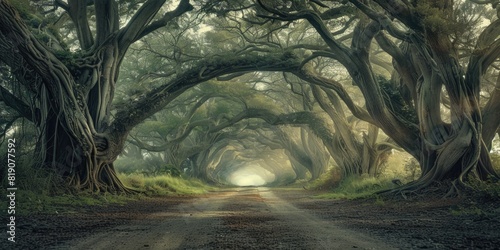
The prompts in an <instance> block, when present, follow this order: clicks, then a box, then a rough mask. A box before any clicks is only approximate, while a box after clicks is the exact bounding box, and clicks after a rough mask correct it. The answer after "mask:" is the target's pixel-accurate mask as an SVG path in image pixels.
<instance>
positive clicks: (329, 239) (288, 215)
mask: <svg viewBox="0 0 500 250" xmlns="http://www.w3.org/2000/svg"><path fill="white" fill-rule="evenodd" d="M57 248H60V249H351V248H360V249H391V248H392V247H391V246H390V245H386V244H385V243H384V242H381V241H380V240H376V239H373V238H370V237H368V236H366V235H363V234H361V233H359V232H354V231H351V230H348V229H345V228H341V227H339V226H338V225H335V223H334V222H332V221H328V220H323V219H321V218H319V217H317V216H315V215H313V214H312V213H310V212H309V211H307V210H303V209H299V208H297V207H296V206H294V205H292V204H290V203H289V202H287V201H286V200H284V199H281V198H279V197H278V196H277V195H275V194H274V193H273V191H272V190H271V189H268V188H238V189H228V190H224V191H221V192H217V193H215V194H211V195H208V196H206V197H203V198H195V199H191V200H189V201H187V202H182V203H180V204H178V205H176V206H172V207H165V209H164V211H161V212H156V213H152V214H148V215H147V216H146V217H145V218H142V219H140V220H132V221H130V223H126V224H123V225H119V226H115V227H112V228H109V229H107V230H106V231H104V232H99V233H95V234H92V235H90V236H89V237H86V238H82V239H77V240H73V241H69V242H66V243H65V244H63V245H59V246H58V247H57Z"/></svg>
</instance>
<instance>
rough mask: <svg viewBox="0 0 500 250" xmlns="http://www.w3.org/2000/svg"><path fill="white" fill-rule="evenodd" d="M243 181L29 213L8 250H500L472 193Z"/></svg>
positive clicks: (498, 228) (495, 212)
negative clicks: (370, 195) (374, 192)
mask: <svg viewBox="0 0 500 250" xmlns="http://www.w3.org/2000/svg"><path fill="white" fill-rule="evenodd" d="M312 195H314V193H312V192H310V191H305V190H299V189H296V190H291V189H269V188H238V189H225V190H221V191H217V192H211V193H209V194H206V195H201V196H196V197H192V196H191V197H190V196H176V197H172V196H170V197H157V198H149V199H144V200H140V201H134V202H130V203H127V204H125V205H110V206H107V207H86V208H83V209H82V211H81V212H80V213H71V214H55V215H43V214H38V215H30V216H20V217H18V219H17V222H18V227H17V229H16V240H17V242H16V243H15V244H11V243H10V242H7V240H5V242H7V243H2V244H1V245H0V248H1V249H358V248H359V249H426V248H428V249H500V248H499V246H500V210H499V206H498V205H499V204H498V203H495V202H489V201H485V202H480V203H478V202H477V201H473V200H471V199H461V198H454V199H441V198H439V199H438V198H431V199H421V200H411V201H407V200H392V199H389V200H388V199H385V200H374V199H369V200H322V199H315V198H311V196H312Z"/></svg>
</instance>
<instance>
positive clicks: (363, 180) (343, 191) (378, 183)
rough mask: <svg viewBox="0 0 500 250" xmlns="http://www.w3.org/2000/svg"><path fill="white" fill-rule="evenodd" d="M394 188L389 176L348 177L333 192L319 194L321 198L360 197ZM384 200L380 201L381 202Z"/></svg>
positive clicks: (318, 196)
mask: <svg viewBox="0 0 500 250" xmlns="http://www.w3.org/2000/svg"><path fill="white" fill-rule="evenodd" d="M390 188H394V184H393V183H392V182H391V179H389V178H375V177H360V176H352V177H347V178H345V179H344V180H342V182H341V183H340V184H339V186H338V187H336V188H334V189H333V190H332V191H331V192H329V193H325V194H320V195H317V196H316V198H320V199H359V198H367V197H370V196H372V195H373V194H374V193H376V192H378V191H382V190H387V189H390ZM381 202H382V201H379V203H381Z"/></svg>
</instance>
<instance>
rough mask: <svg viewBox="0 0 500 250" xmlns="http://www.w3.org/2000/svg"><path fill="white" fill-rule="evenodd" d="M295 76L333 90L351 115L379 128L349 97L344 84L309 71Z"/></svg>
mask: <svg viewBox="0 0 500 250" xmlns="http://www.w3.org/2000/svg"><path fill="white" fill-rule="evenodd" d="M292 73H293V74H294V75H296V76H297V77H299V78H300V79H302V80H304V81H307V82H309V83H313V84H316V85H319V86H323V87H326V88H328V89H333V90H334V91H335V92H336V93H337V95H339V97H340V99H342V101H344V103H345V104H346V105H347V107H348V108H349V110H350V111H351V113H352V114H353V115H354V116H355V117H356V118H358V119H360V120H363V121H366V122H368V123H371V124H374V125H376V126H377V122H376V121H375V120H374V119H373V118H372V117H371V116H370V114H368V112H367V111H366V110H364V109H363V108H361V107H359V106H357V105H356V104H355V103H354V101H353V100H352V99H351V97H350V96H349V93H347V91H346V90H345V89H344V87H342V84H340V83H339V82H337V81H335V80H333V79H327V78H324V77H321V76H318V75H316V74H314V73H312V72H311V71H307V70H300V71H299V70H298V71H294V72H292Z"/></svg>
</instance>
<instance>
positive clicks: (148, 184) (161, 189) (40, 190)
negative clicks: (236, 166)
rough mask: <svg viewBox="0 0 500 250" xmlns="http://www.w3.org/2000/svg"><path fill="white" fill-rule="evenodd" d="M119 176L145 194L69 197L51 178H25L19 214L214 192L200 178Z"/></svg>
mask: <svg viewBox="0 0 500 250" xmlns="http://www.w3.org/2000/svg"><path fill="white" fill-rule="evenodd" d="M23 170H25V169H23ZM25 173H26V172H25ZM28 173H29V172H28ZM119 177H120V179H121V180H122V181H123V183H124V184H125V185H126V186H128V187H130V188H133V189H135V190H138V191H141V192H140V193H138V194H133V195H117V194H111V193H98V194H96V193H92V192H78V193H75V194H69V193H67V192H64V191H63V190H58V189H57V188H55V187H53V186H51V184H50V181H51V178H50V176H45V178H42V175H40V176H38V175H36V176H35V175H33V176H23V177H22V178H19V180H20V182H19V183H18V190H17V191H16V192H15V211H16V215H23V214H36V213H44V214H57V213H75V212H78V211H81V210H82V209H84V208H86V207H88V206H102V207H104V206H107V205H110V204H125V203H127V202H130V201H134V200H140V199H146V198H147V196H156V195H172V194H183V195H189V194H203V193H206V192H208V191H209V190H213V189H214V187H211V186H207V185H206V184H204V183H202V182H201V181H200V180H197V179H183V178H181V177H172V176H167V175H162V176H155V177H144V176H143V175H139V174H134V175H124V174H119ZM24 180H31V181H24ZM7 194H8V193H7V191H6V189H2V190H0V195H2V197H6V195H7ZM8 206H9V205H8V203H7V202H1V203H0V210H1V211H8Z"/></svg>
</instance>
